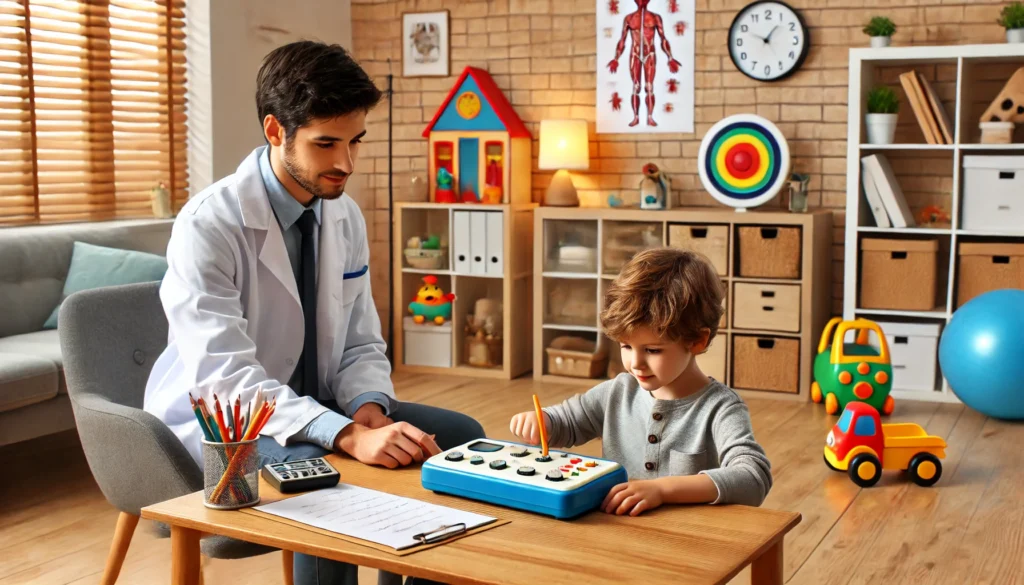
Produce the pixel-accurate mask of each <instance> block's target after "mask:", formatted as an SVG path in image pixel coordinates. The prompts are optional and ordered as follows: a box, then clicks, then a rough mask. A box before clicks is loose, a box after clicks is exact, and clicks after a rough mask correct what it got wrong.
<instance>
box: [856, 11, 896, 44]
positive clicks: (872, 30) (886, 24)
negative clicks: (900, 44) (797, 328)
mask: <svg viewBox="0 0 1024 585" xmlns="http://www.w3.org/2000/svg"><path fill="white" fill-rule="evenodd" d="M864 33H865V34H866V35H868V36H869V37H871V46H872V47H888V46H889V44H890V43H891V42H892V35H893V34H895V33H896V25H895V24H894V23H893V21H891V20H889V19H888V18H886V17H884V16H876V17H874V18H872V19H871V21H870V22H868V24H867V26H865V27H864Z"/></svg>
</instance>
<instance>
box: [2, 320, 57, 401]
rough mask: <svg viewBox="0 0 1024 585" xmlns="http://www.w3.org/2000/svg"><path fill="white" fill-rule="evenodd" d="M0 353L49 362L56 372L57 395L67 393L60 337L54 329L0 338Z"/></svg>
mask: <svg viewBox="0 0 1024 585" xmlns="http://www.w3.org/2000/svg"><path fill="white" fill-rule="evenodd" d="M0 353H12V354H21V355H27V356H30V357H35V358H39V359H43V360H47V361H49V362H50V363H52V364H53V366H54V368H56V371H57V377H58V386H57V393H58V394H67V393H68V388H67V383H66V382H65V381H64V359H63V358H62V357H61V350H60V336H59V335H58V334H57V331H56V330H55V329H54V330H50V331H36V332H35V333H23V334H21V335H11V336H10V337H0Z"/></svg>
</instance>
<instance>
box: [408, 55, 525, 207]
mask: <svg viewBox="0 0 1024 585" xmlns="http://www.w3.org/2000/svg"><path fill="white" fill-rule="evenodd" d="M423 137H424V138H427V139H428V140H429V141H430V151H429V152H430V162H429V178H430V179H429V181H428V184H429V185H430V200H431V201H432V202H435V203H487V204H500V203H529V202H530V201H531V198H532V195H531V193H530V157H531V145H530V143H531V136H530V131H529V130H528V129H527V128H526V125H525V124H523V121H522V120H521V119H519V116H517V115H516V113H515V111H514V110H513V109H512V105H511V104H509V102H508V100H507V99H506V98H505V95H504V94H503V93H501V90H499V89H498V86H497V85H496V84H495V83H494V79H493V78H491V76H490V75H489V74H488V73H487V72H486V71H484V70H483V69H477V68H476V67H466V69H465V70H464V71H463V72H462V75H460V76H459V79H458V81H456V82H455V85H454V86H453V87H452V90H451V92H449V93H448V96H447V97H446V98H445V99H444V102H442V103H441V107H440V108H438V110H437V113H436V114H434V119H433V120H431V121H430V124H429V125H427V128H426V129H425V130H424V131H423Z"/></svg>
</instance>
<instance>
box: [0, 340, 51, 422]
mask: <svg viewBox="0 0 1024 585" xmlns="http://www.w3.org/2000/svg"><path fill="white" fill-rule="evenodd" d="M55 396H57V366H56V364H54V363H53V360H49V359H46V358H40V357H35V356H32V355H26V354H23V353H6V352H3V351H0V412H4V411H7V410H14V409H16V408H21V407H23V406H28V405H30V404H35V403H37V402H42V401H44V400H49V399H51V398H53V397H55Z"/></svg>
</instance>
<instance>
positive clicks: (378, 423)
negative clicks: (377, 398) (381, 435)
mask: <svg viewBox="0 0 1024 585" xmlns="http://www.w3.org/2000/svg"><path fill="white" fill-rule="evenodd" d="M352 420H354V421H355V422H356V423H358V424H361V425H363V426H364V427H367V428H370V429H379V428H381V427H386V426H388V425H390V424H392V423H394V422H395V421H393V420H391V419H390V418H388V417H387V416H386V415H385V414H384V407H382V406H381V405H379V404H377V403H376V402H367V403H366V404H364V405H362V406H360V407H359V409H358V410H356V412H355V413H354V414H353V415H352Z"/></svg>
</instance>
